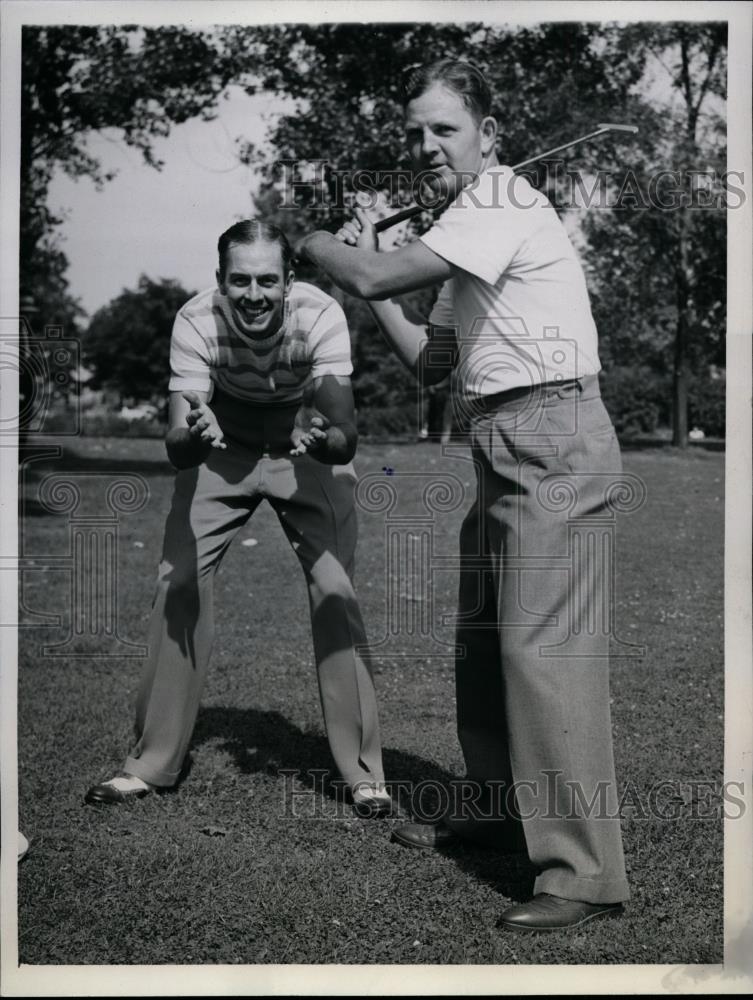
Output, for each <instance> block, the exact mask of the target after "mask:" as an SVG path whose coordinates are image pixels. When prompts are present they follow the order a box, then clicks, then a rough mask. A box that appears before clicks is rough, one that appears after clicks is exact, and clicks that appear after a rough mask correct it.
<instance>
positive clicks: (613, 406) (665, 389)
mask: <svg viewBox="0 0 753 1000" xmlns="http://www.w3.org/2000/svg"><path fill="white" fill-rule="evenodd" d="M600 381H601V392H602V396H603V398H604V405H605V406H606V408H607V410H608V411H609V415H610V417H611V418H612V422H613V423H614V427H615V430H616V431H617V433H618V435H620V437H624V438H630V437H636V436H638V435H640V434H653V433H654V432H655V431H656V429H657V427H659V425H660V424H667V423H669V410H670V407H671V401H672V382H671V376H670V375H668V374H666V375H665V374H658V373H657V372H655V371H653V370H652V369H650V368H647V367H644V366H637V365H636V366H625V367H615V368H611V369H610V370H609V371H605V372H604V373H603V374H602V377H601V380H600Z"/></svg>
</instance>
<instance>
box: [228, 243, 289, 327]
mask: <svg viewBox="0 0 753 1000" xmlns="http://www.w3.org/2000/svg"><path fill="white" fill-rule="evenodd" d="M292 283H293V272H292V271H288V273H287V274H286V273H285V271H284V268H283V262H282V251H281V248H280V246H279V245H278V244H277V243H265V242H256V243H235V244H233V245H231V246H230V247H229V248H228V251H227V257H226V259H225V269H224V274H223V273H220V272H219V271H218V272H217V285H218V286H219V289H220V291H221V292H222V294H223V295H226V296H227V298H228V302H229V303H230V310H231V312H232V314H233V319H234V320H235V322H236V323H237V325H238V329H239V330H240V331H241V333H245V334H246V336H248V337H254V338H255V339H257V340H262V339H263V338H265V337H271V336H272V335H273V334H274V333H276V332H277V331H278V330H279V329H280V327H281V326H282V321H283V317H284V311H285V297H286V295H287V294H288V292H289V291H290V287H291V285H292Z"/></svg>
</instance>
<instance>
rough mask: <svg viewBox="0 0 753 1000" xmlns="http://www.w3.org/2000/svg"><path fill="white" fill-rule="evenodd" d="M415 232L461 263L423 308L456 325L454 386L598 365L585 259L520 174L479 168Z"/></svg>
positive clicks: (544, 377) (500, 386)
mask: <svg viewBox="0 0 753 1000" xmlns="http://www.w3.org/2000/svg"><path fill="white" fill-rule="evenodd" d="M421 240H422V241H423V242H424V243H425V245H426V246H427V247H429V249H430V250H433V251H434V253H436V254H438V255H439V256H440V257H443V258H444V259H445V260H446V261H448V262H449V263H451V264H454V265H455V267H456V268H457V269H458V270H457V271H456V273H455V275H454V276H453V278H452V279H451V280H449V281H447V282H445V284H444V285H443V286H442V290H441V292H440V294H439V297H438V298H437V301H436V303H435V305H434V308H433V310H432V313H431V316H430V317H429V322H430V323H431V324H432V325H435V326H456V327H457V328H458V341H459V348H460V349H459V355H458V363H457V366H456V369H455V380H456V386H457V389H458V391H460V392H462V393H463V394H465V395H470V396H479V395H481V396H485V395H491V394H493V393H497V392H503V391H505V390H507V389H513V388H518V387H523V386H531V385H538V384H540V383H542V382H556V381H560V380H565V379H573V378H579V377H582V376H585V375H594V374H596V373H597V372H598V371H599V370H600V368H601V365H600V363H599V355H598V344H597V333H596V326H595V324H594V320H593V316H592V315H591V306H590V303H589V300H588V291H587V288H586V281H585V277H584V275H583V269H582V267H581V265H580V262H579V260H578V258H577V256H576V253H575V249H574V248H573V245H572V243H571V242H570V238H569V237H568V235H567V232H566V230H565V227H564V226H563V225H562V223H561V222H560V220H559V218H558V217H557V213H556V212H555V210H554V208H553V207H552V205H551V203H550V202H549V200H548V199H547V197H546V196H545V195H543V194H542V193H541V192H540V191H537V190H536V189H535V188H534V187H532V185H531V184H530V183H529V182H528V181H527V180H526V178H525V177H520V176H518V175H516V174H515V173H514V172H513V171H512V170H511V169H510V167H491V168H490V169H488V170H486V171H484V172H483V173H482V174H480V175H479V177H478V180H477V182H474V184H472V185H470V186H469V187H467V188H465V189H464V190H463V191H461V192H460V194H459V195H458V197H457V198H456V199H455V201H454V202H453V203H452V204H451V205H450V206H449V208H447V210H446V211H445V212H444V214H443V215H442V216H441V217H440V218H439V219H438V220H437V222H435V223H434V225H433V226H432V227H431V229H430V230H429V231H428V232H427V233H424V235H423V236H422V237H421Z"/></svg>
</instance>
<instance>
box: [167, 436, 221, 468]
mask: <svg viewBox="0 0 753 1000" xmlns="http://www.w3.org/2000/svg"><path fill="white" fill-rule="evenodd" d="M165 449H166V450H167V457H168V459H169V460H170V463H171V464H172V465H174V466H175V468H176V469H192V468H194V467H195V466H197V465H201V463H202V462H203V461H205V460H206V458H207V456H208V455H209V452H210V451H211V450H212V446H211V444H210V443H209V442H208V441H202V440H201V438H199V437H194V436H193V435H192V434H191V433H190V431H189V430H188V428H187V427H173V428H171V429H170V430H169V431H168V432H167V435H166V437H165Z"/></svg>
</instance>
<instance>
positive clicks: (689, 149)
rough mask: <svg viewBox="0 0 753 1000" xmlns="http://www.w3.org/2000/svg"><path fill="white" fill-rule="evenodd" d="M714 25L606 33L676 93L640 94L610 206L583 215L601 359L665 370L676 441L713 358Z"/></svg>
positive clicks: (719, 279)
mask: <svg viewBox="0 0 753 1000" xmlns="http://www.w3.org/2000/svg"><path fill="white" fill-rule="evenodd" d="M725 32H726V28H725V26H724V25H723V24H714V23H711V24H682V23H680V24H671V23H668V24H663V25H645V24H638V25H631V26H629V27H628V28H625V29H622V30H621V31H620V32H619V34H618V33H617V32H616V31H613V32H612V42H613V47H612V50H611V52H610V57H611V58H614V59H619V57H620V53H621V52H625V51H629V52H631V53H633V54H635V53H643V54H644V60H645V59H648V58H649V57H650V58H652V59H654V60H656V62H657V65H659V66H661V67H663V68H664V71H665V72H666V73H667V74H668V78H669V80H670V83H671V87H672V89H673V91H674V92H675V93H676V94H677V95H678V96H679V98H680V100H679V101H676V102H671V101H669V100H668V99H662V100H659V99H658V98H656V97H652V98H649V99H647V101H648V103H647V106H646V108H645V110H644V114H643V117H642V120H641V129H642V141H641V143H640V145H637V146H636V148H635V153H634V158H633V160H632V161H631V164H630V167H629V169H625V168H624V167H623V168H622V170H620V171H616V172H615V173H614V174H613V177H612V182H613V189H614V191H615V192H617V201H618V203H619V207H618V210H616V211H612V212H609V213H601V212H598V211H594V212H590V213H589V214H588V216H587V218H586V220H585V223H584V229H585V233H586V236H587V239H588V241H589V245H590V246H591V247H592V248H593V250H594V251H595V254H594V256H593V258H592V261H593V263H594V265H597V266H594V267H593V268H592V270H591V277H592V279H593V285H594V288H595V295H594V308H595V313H596V317H597V320H598V322H599V326H600V329H602V330H604V329H606V330H607V331H608V335H607V337H606V338H604V341H603V343H604V347H605V351H604V360H605V361H606V363H614V362H615V361H618V359H619V360H621V361H622V363H623V364H624V363H625V359H630V358H640V362H641V364H642V365H644V366H646V368H647V369H648V370H649V371H651V370H653V371H655V372H657V373H660V374H661V373H663V372H671V373H672V418H671V422H672V428H673V444H675V445H677V446H679V447H685V446H686V445H687V442H688V402H689V392H690V390H691V387H692V385H693V382H694V379H695V380H698V378H699V377H700V376H701V375H702V373H703V372H704V370H705V369H707V368H708V366H709V365H710V364H714V365H718V366H723V364H724V330H725V299H726V294H725V282H726V275H725V271H726V225H725V210H724V198H725V190H724V185H723V178H724V171H725V158H726V142H725V128H724V121H723V119H722V117H721V113H720V110H721V107H722V106H723V100H724V97H725V77H726V60H725V56H726V34H725ZM714 105H716V106H714ZM662 181H663V183H662ZM631 344H632V345H633V346H632V348H631Z"/></svg>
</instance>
